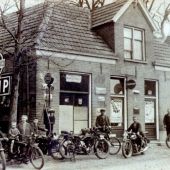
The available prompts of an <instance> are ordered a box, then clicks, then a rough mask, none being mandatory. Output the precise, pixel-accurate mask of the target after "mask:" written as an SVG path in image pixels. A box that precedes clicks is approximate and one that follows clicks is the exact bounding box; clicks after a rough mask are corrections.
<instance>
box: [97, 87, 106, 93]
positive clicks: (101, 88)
mask: <svg viewBox="0 0 170 170" xmlns="http://www.w3.org/2000/svg"><path fill="white" fill-rule="evenodd" d="M96 94H106V88H105V87H96Z"/></svg>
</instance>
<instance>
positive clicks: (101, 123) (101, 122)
mask: <svg viewBox="0 0 170 170" xmlns="http://www.w3.org/2000/svg"><path fill="white" fill-rule="evenodd" d="M105 113H106V111H105V109H100V115H99V116H97V118H96V127H99V128H104V129H105V127H107V126H110V120H109V117H108V116H107V115H106V114H105Z"/></svg>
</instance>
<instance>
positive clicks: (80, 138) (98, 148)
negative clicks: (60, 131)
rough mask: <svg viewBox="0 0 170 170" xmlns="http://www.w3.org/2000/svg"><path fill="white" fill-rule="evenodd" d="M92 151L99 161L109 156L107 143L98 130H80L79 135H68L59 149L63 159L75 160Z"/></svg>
mask: <svg viewBox="0 0 170 170" xmlns="http://www.w3.org/2000/svg"><path fill="white" fill-rule="evenodd" d="M92 151H94V153H95V155H96V156H97V157H98V158H99V159H105V158H106V157H107V156H108V154H109V143H108V141H107V140H106V139H105V138H104V135H103V134H101V132H100V131H98V129H95V128H91V129H82V131H81V134H79V135H75V134H73V133H68V134H67V137H66V138H65V140H64V141H63V142H62V144H61V147H60V153H61V155H62V156H63V157H64V158H70V159H72V158H75V154H77V155H80V154H81V155H89V154H90V153H91V152H92Z"/></svg>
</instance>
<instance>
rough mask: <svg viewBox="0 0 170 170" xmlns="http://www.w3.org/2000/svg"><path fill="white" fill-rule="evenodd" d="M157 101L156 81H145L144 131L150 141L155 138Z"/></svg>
mask: <svg viewBox="0 0 170 170" xmlns="http://www.w3.org/2000/svg"><path fill="white" fill-rule="evenodd" d="M157 100H158V99H157V83H156V81H152V80H151V81H150V80H145V131H147V132H148V134H147V137H148V138H150V139H156V138H157V134H156V131H157V130H156V128H157V126H156V125H157V103H158V101H157Z"/></svg>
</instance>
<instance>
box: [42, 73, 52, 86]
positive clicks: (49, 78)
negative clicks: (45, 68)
mask: <svg viewBox="0 0 170 170" xmlns="http://www.w3.org/2000/svg"><path fill="white" fill-rule="evenodd" d="M44 81H45V83H46V84H52V83H53V81H54V78H53V77H52V76H51V73H46V75H45V76H44Z"/></svg>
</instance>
